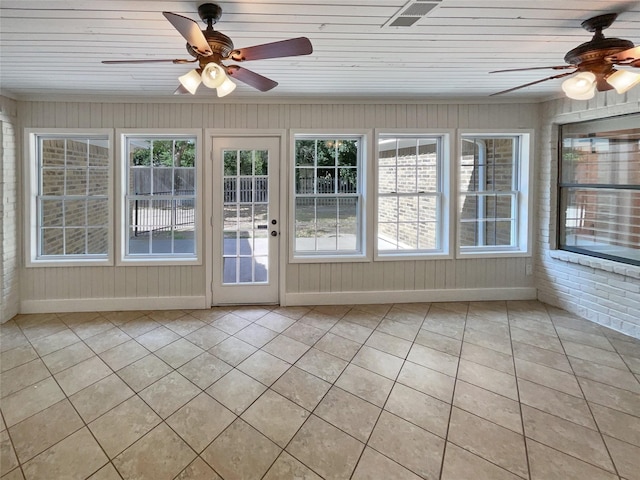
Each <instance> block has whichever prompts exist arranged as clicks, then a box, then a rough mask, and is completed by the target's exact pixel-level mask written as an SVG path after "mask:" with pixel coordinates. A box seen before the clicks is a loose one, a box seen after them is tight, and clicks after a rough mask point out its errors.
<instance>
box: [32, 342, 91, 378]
mask: <svg viewBox="0 0 640 480" xmlns="http://www.w3.org/2000/svg"><path fill="white" fill-rule="evenodd" d="M93 356H95V353H94V352H93V350H91V349H90V348H89V347H87V346H86V345H85V344H84V343H83V342H78V343H74V344H72V345H69V346H68V347H64V348H63V349H61V350H58V351H56V352H53V353H50V354H49V355H45V356H44V357H42V361H43V362H44V363H45V364H46V365H47V368H48V369H49V371H50V372H51V373H58V372H61V371H62V370H66V369H67V368H69V367H73V366H74V365H77V364H78V363H80V362H82V361H84V360H88V359H89V358H91V357H93Z"/></svg>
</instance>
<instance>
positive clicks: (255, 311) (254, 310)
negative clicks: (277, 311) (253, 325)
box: [232, 306, 272, 322]
mask: <svg viewBox="0 0 640 480" xmlns="http://www.w3.org/2000/svg"><path fill="white" fill-rule="evenodd" d="M271 308H272V307H271V306H267V307H262V306H242V307H233V309H232V313H234V314H235V315H238V316H239V317H240V318H244V319H246V320H249V321H250V322H255V321H257V320H259V319H261V318H262V317H264V316H265V315H266V314H267V313H269V312H270V311H271Z"/></svg>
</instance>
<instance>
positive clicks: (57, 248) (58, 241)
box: [41, 228, 64, 255]
mask: <svg viewBox="0 0 640 480" xmlns="http://www.w3.org/2000/svg"><path fill="white" fill-rule="evenodd" d="M41 232H42V233H41V234H42V240H41V242H42V249H41V254H42V255H64V230H63V229H62V228H43V229H42V231H41Z"/></svg>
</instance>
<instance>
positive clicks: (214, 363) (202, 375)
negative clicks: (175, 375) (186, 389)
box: [178, 352, 233, 390]
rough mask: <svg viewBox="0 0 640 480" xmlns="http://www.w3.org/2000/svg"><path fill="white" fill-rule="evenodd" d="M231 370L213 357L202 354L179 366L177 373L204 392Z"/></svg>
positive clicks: (206, 353)
mask: <svg viewBox="0 0 640 480" xmlns="http://www.w3.org/2000/svg"><path fill="white" fill-rule="evenodd" d="M232 368H233V367H232V366H231V365H229V364H228V363H225V362H223V361H222V360H220V359H219V358H218V357H216V356H215V355H212V354H210V353H208V352H204V353H203V354H202V355H199V356H197V357H196V358H194V359H193V360H191V361H189V362H187V363H185V364H184V365H183V366H181V367H180V368H179V369H178V372H180V373H181V374H182V375H183V376H185V377H186V378H187V379H188V380H190V381H191V382H193V383H195V384H196V385H197V386H199V387H200V388H201V389H203V390H205V389H207V388H209V387H210V386H211V385H212V384H213V383H214V382H215V381H217V380H218V379H220V378H222V377H223V376H224V375H226V374H227V373H228V372H230V371H231V369H232Z"/></svg>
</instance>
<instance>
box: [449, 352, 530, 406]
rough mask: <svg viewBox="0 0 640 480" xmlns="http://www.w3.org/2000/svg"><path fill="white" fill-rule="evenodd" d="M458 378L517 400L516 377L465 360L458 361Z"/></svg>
mask: <svg viewBox="0 0 640 480" xmlns="http://www.w3.org/2000/svg"><path fill="white" fill-rule="evenodd" d="M458 378H459V379H460V380H463V381H465V382H467V383H471V384H473V385H475V386H477V387H480V388H484V389H485V390H490V391H492V392H494V393H497V394H499V395H502V396H503V397H507V398H510V399H511V400H516V401H517V400H518V388H517V385H516V377H514V376H513V375H509V374H507V373H504V372H500V371H498V370H494V369H492V368H489V367H485V366H484V365H480V364H478V363H475V362H469V361H467V360H460V368H459V370H458Z"/></svg>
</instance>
